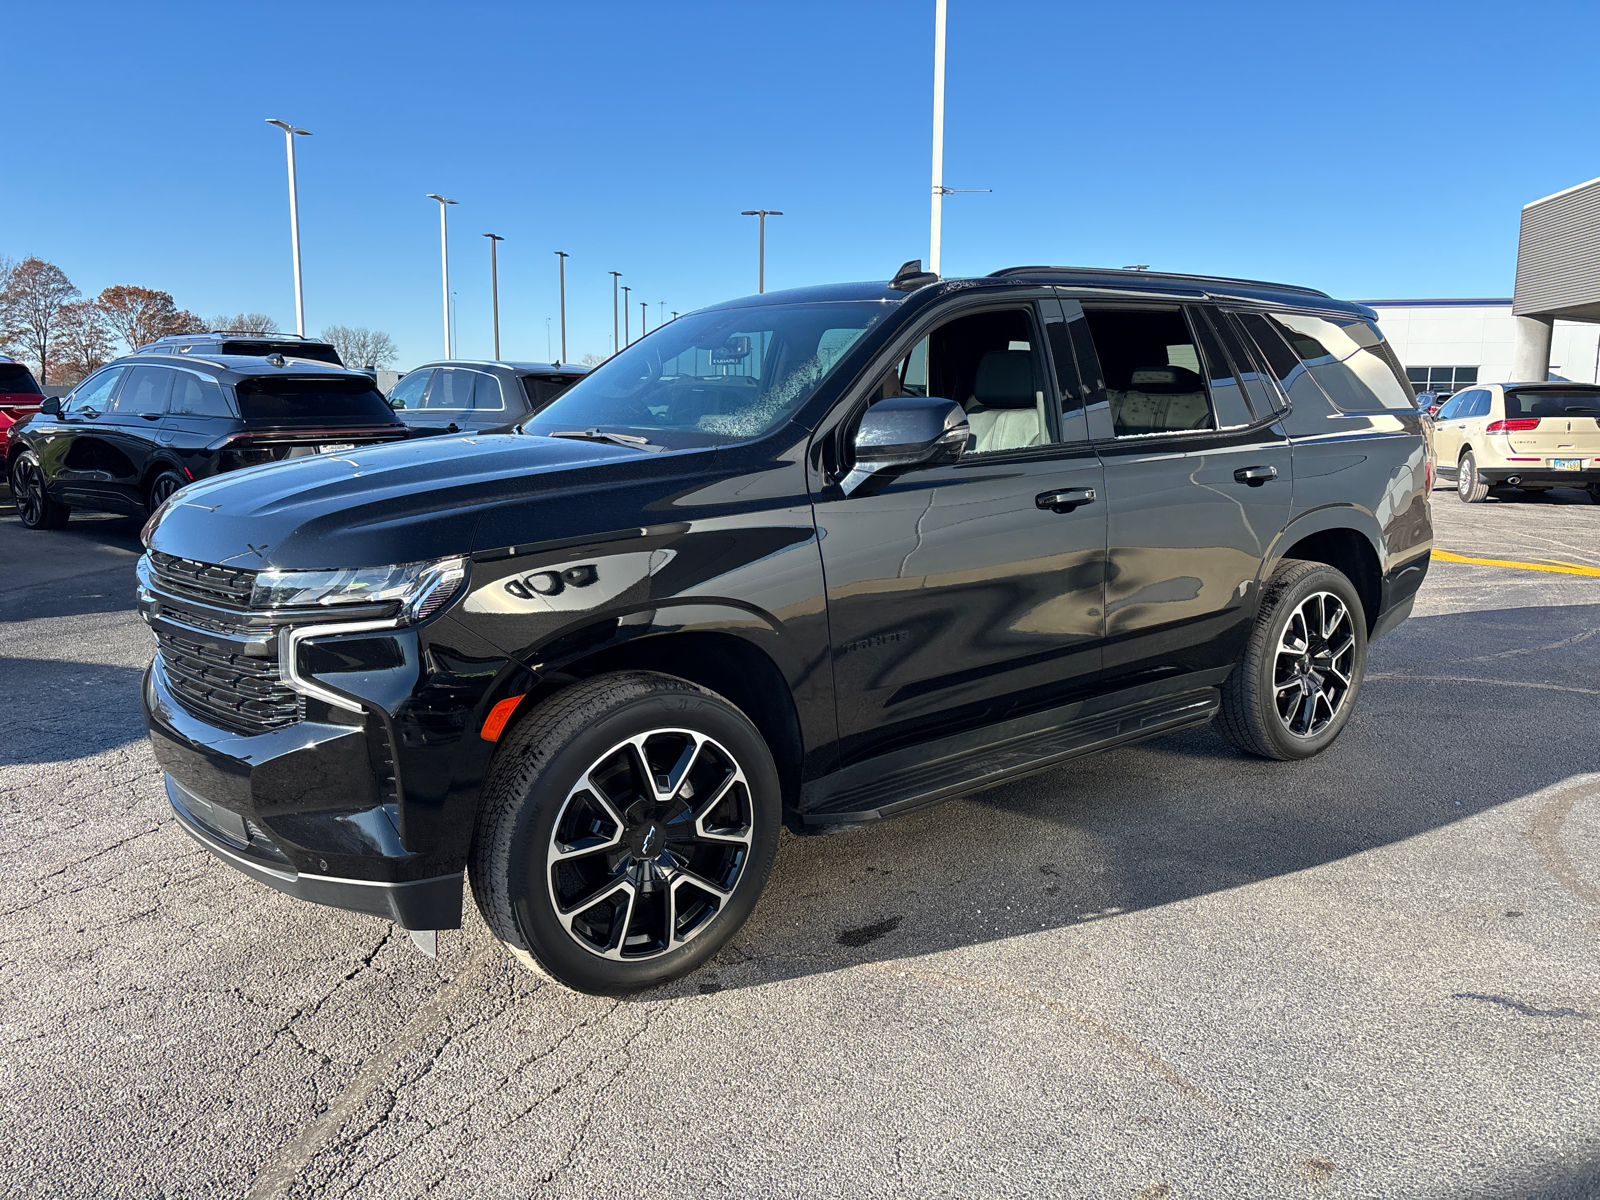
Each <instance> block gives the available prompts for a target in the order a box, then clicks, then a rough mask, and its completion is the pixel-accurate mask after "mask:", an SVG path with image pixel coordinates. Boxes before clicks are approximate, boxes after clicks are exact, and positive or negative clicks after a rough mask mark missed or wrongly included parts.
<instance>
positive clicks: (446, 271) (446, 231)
mask: <svg viewBox="0 0 1600 1200" xmlns="http://www.w3.org/2000/svg"><path fill="white" fill-rule="evenodd" d="M428 199H429V200H437V201H438V202H439V269H440V271H441V272H442V273H443V279H442V281H441V282H442V290H443V293H444V356H445V357H446V358H450V357H451V354H450V236H449V235H450V228H449V224H448V222H447V221H446V220H445V211H446V208H445V206H446V205H449V204H455V203H457V202H456V201H454V200H447V199H445V197H443V196H441V195H439V193H438V192H429V193H428Z"/></svg>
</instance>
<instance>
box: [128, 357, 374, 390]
mask: <svg viewBox="0 0 1600 1200" xmlns="http://www.w3.org/2000/svg"><path fill="white" fill-rule="evenodd" d="M106 365H107V366H108V367H134V366H148V367H204V368H209V372H208V373H211V374H215V375H216V376H217V378H218V379H219V380H220V381H221V382H223V383H233V382H236V381H237V380H240V379H252V378H255V377H257V376H260V375H302V376H303V375H331V376H337V377H339V378H341V379H351V378H354V379H364V380H366V381H367V382H368V383H371V382H372V376H370V375H368V374H367V373H366V372H365V371H355V370H352V369H351V368H349V367H336V366H334V365H333V364H332V363H327V362H322V361H321V360H320V359H315V358H293V357H291V356H289V355H287V354H286V355H284V356H283V366H281V367H279V366H274V365H273V364H272V363H269V362H268V361H267V359H266V357H265V356H262V355H254V354H166V353H155V354H125V355H123V356H122V357H121V358H117V359H113V360H112V361H111V362H109V363H107V364H106Z"/></svg>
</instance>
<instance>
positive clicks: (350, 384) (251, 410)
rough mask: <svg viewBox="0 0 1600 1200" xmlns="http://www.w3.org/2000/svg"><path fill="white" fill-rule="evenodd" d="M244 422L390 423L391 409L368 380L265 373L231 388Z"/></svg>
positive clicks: (392, 420)
mask: <svg viewBox="0 0 1600 1200" xmlns="http://www.w3.org/2000/svg"><path fill="white" fill-rule="evenodd" d="M234 393H235V395H237V396H238V398H239V415H240V416H242V417H243V418H244V419H245V420H246V421H273V422H277V421H282V422H288V423H291V424H311V423H331V422H336V423H340V424H344V423H349V422H355V423H357V424H363V425H365V424H376V425H391V424H393V423H394V421H395V419H396V418H395V415H394V412H393V411H392V410H391V409H390V408H389V404H388V402H387V401H386V400H384V398H383V393H381V392H380V391H378V389H377V386H376V385H375V384H374V383H373V382H372V380H370V379H363V378H356V377H351V376H339V375H307V376H299V377H296V376H293V375H266V376H258V377H256V378H253V379H245V380H241V381H240V382H239V384H238V385H237V386H236V387H235V388H234Z"/></svg>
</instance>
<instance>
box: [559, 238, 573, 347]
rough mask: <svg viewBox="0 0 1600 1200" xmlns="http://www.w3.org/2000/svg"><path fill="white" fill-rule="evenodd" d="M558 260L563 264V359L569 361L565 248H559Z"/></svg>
mask: <svg viewBox="0 0 1600 1200" xmlns="http://www.w3.org/2000/svg"><path fill="white" fill-rule="evenodd" d="M555 254H556V261H557V262H559V263H560V264H561V361H562V362H566V361H567V259H568V258H570V257H571V255H569V254H568V253H567V252H566V251H565V250H557V251H556V252H555Z"/></svg>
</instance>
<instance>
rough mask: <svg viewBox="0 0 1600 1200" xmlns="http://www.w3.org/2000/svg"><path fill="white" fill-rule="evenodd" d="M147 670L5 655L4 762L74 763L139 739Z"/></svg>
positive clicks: (1, 666) (0, 761)
mask: <svg viewBox="0 0 1600 1200" xmlns="http://www.w3.org/2000/svg"><path fill="white" fill-rule="evenodd" d="M124 607H126V606H125V605H124ZM143 674H144V671H143V669H142V668H139V667H118V666H106V665H101V664H97V663H81V662H62V661H60V660H57V659H44V658H3V657H0V680H4V681H5V685H6V695H7V696H8V697H9V700H10V705H9V707H10V712H9V714H8V720H7V722H6V736H5V737H4V738H0V766H14V765H17V764H20V763H53V762H71V761H72V760H74V759H79V758H86V757H87V756H89V755H91V754H98V753H100V752H102V751H105V750H110V749H113V748H115V747H117V746H125V745H127V744H129V743H130V742H136V741H139V740H140V739H141V738H143V737H144V735H145V726H144V715H143V713H142V712H141V711H140V709H139V680H140V678H141V676H142V675H143Z"/></svg>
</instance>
